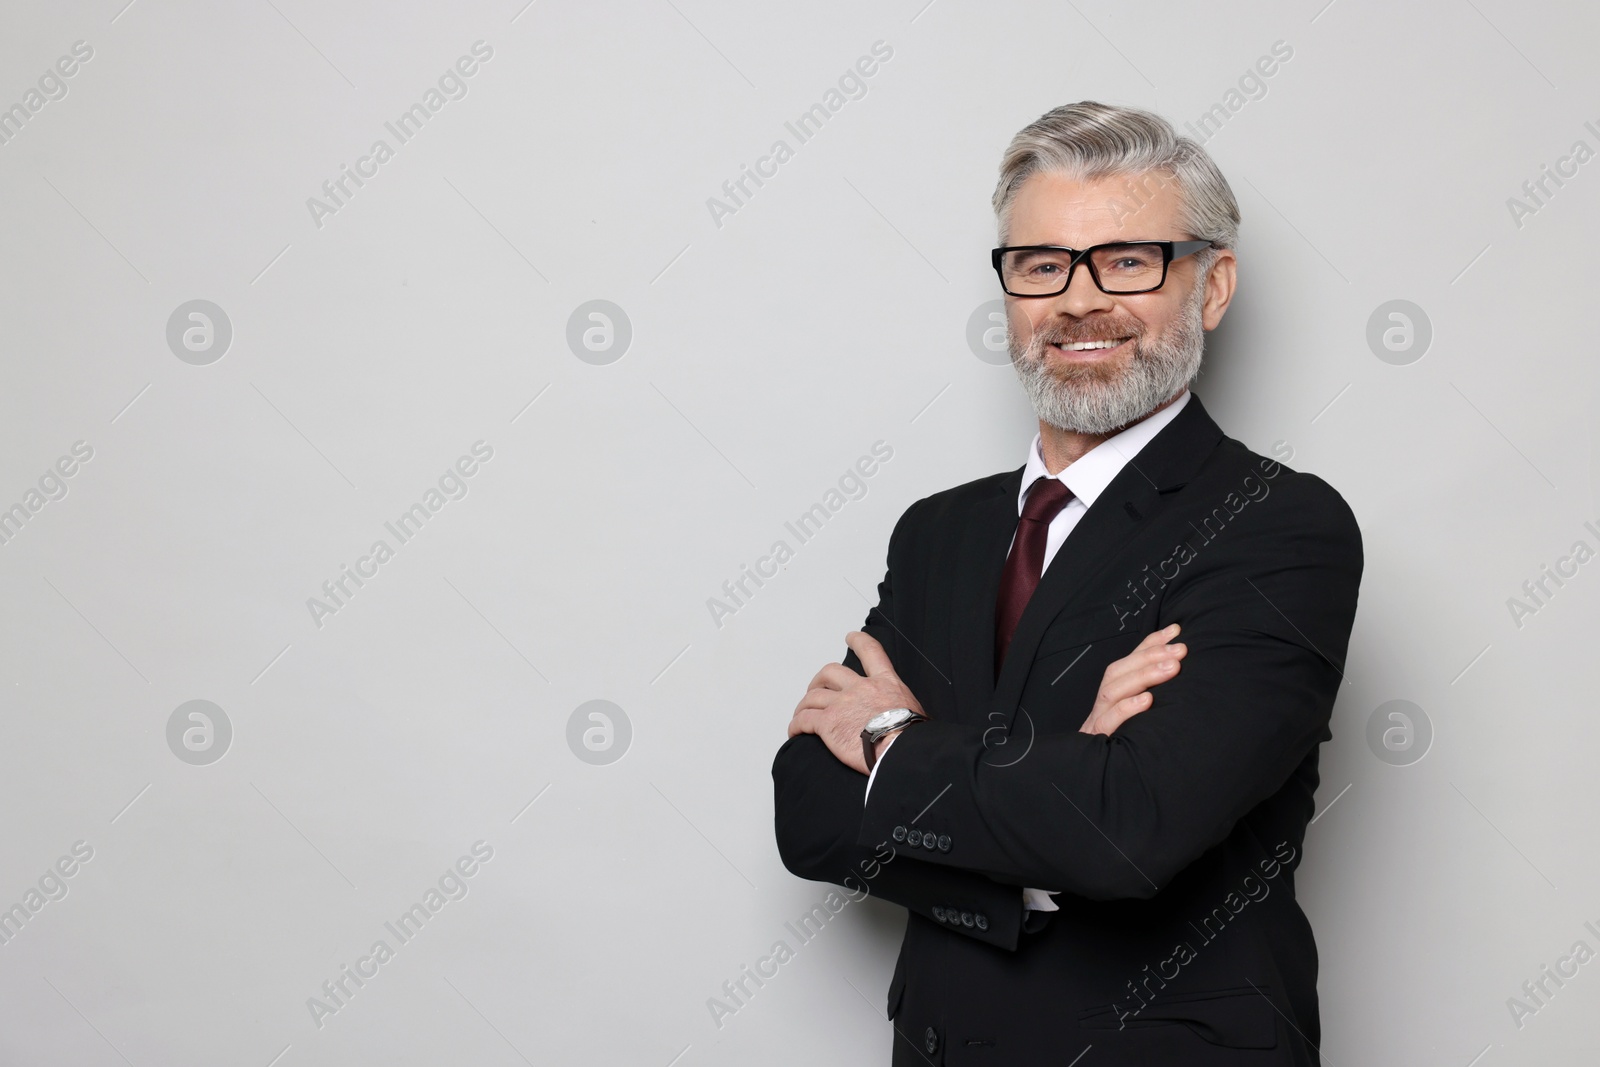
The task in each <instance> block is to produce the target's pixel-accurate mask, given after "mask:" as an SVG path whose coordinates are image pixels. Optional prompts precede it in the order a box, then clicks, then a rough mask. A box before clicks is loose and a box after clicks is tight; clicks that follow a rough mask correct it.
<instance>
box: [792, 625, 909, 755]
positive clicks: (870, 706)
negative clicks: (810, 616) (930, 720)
mask: <svg viewBox="0 0 1600 1067" xmlns="http://www.w3.org/2000/svg"><path fill="white" fill-rule="evenodd" d="M844 643H845V644H846V645H848V646H850V649H851V651H853V652H854V653H855V654H856V656H857V657H858V658H859V659H860V660H861V666H862V668H863V669H865V670H866V672H867V674H866V677H864V678H863V677H862V676H861V675H859V674H857V673H856V672H855V671H853V670H851V669H850V668H849V667H846V666H844V665H843V664H841V663H830V664H828V665H827V666H825V667H823V668H822V669H821V670H820V671H818V672H817V676H816V677H815V678H813V679H811V685H810V687H809V689H808V691H807V693H806V695H805V696H804V697H803V698H801V700H800V703H799V704H797V705H795V709H794V717H793V718H791V719H790V720H789V736H790V737H794V736H795V735H796V734H816V735H817V736H818V737H820V738H822V742H823V744H825V745H827V746H828V751H829V752H832V753H833V755H834V758H836V759H837V760H838V761H839V762H840V763H843V764H844V765H845V766H846V767H849V768H850V769H851V770H853V771H859V772H860V773H862V774H866V773H867V761H866V757H865V756H864V755H863V753H862V751H861V731H862V730H863V729H864V728H865V727H866V725H867V720H869V719H871V718H872V717H873V716H874V715H876V714H878V713H879V712H880V711H888V710H889V709H890V708H910V709H911V710H912V711H915V712H918V713H921V712H922V705H921V704H919V703H918V702H917V698H916V697H915V696H913V695H912V694H911V690H909V689H907V688H906V684H905V683H904V682H902V681H901V680H900V676H899V675H897V674H895V673H894V664H892V663H890V662H889V654H888V653H887V652H885V651H884V650H883V646H882V645H880V644H879V643H878V642H877V641H876V640H875V639H874V638H872V637H870V636H869V635H867V634H864V633H862V632H861V631H859V630H853V631H851V632H850V633H848V634H845V638H844ZM887 740H888V738H885V739H884V741H887ZM883 743H884V742H883V741H880V742H878V744H879V745H880V746H882V745H883ZM879 751H880V752H882V748H881V747H880V748H879Z"/></svg>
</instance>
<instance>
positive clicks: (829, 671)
mask: <svg viewBox="0 0 1600 1067" xmlns="http://www.w3.org/2000/svg"><path fill="white" fill-rule="evenodd" d="M860 677H861V676H860V675H859V674H857V673H856V672H855V671H853V670H851V669H850V668H849V667H846V666H845V665H844V664H842V663H829V664H827V665H825V666H824V667H823V668H822V669H821V670H820V671H818V672H817V673H816V676H815V677H813V678H812V679H811V684H810V685H808V686H806V688H807V689H843V688H844V687H845V686H846V685H848V684H849V683H851V682H853V681H855V680H857V679H859V678H860Z"/></svg>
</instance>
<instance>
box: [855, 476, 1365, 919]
mask: <svg viewBox="0 0 1600 1067" xmlns="http://www.w3.org/2000/svg"><path fill="white" fill-rule="evenodd" d="M1299 478H1300V479H1301V481H1300V484H1299V485H1298V486H1297V487H1296V489H1297V490H1298V491H1297V492H1294V493H1283V497H1282V498H1280V500H1279V503H1280V505H1281V506H1279V507H1278V508H1276V509H1274V510H1273V511H1272V512H1270V513H1268V514H1261V515H1258V516H1257V518H1258V519H1259V520H1263V521H1256V522H1252V523H1250V524H1249V525H1248V526H1247V525H1245V524H1242V523H1241V524H1240V525H1239V526H1237V527H1236V528H1234V529H1233V530H1230V534H1233V533H1237V534H1238V535H1239V536H1238V537H1237V538H1233V539H1232V540H1231V541H1230V542H1229V543H1227V544H1224V543H1223V541H1221V540H1219V541H1217V542H1216V543H1213V544H1208V545H1206V546H1205V547H1204V548H1203V550H1201V551H1200V552H1198V553H1196V555H1195V558H1194V559H1192V560H1191V561H1189V562H1188V563H1187V564H1185V565H1184V566H1183V567H1182V568H1181V569H1180V572H1179V575H1178V576H1177V578H1176V579H1175V580H1173V581H1172V582H1171V583H1170V584H1169V587H1168V588H1167V589H1166V591H1165V593H1164V598H1163V600H1162V601H1161V603H1160V606H1159V608H1158V610H1157V613H1156V614H1157V619H1156V621H1155V622H1154V624H1153V625H1152V626H1151V629H1155V628H1158V627H1160V626H1165V625H1167V624H1169V623H1172V622H1178V623H1181V624H1182V625H1183V633H1182V635H1181V638H1182V640H1183V641H1184V642H1185V643H1186V644H1187V645H1188V649H1189V651H1188V654H1187V656H1186V657H1185V658H1184V660H1183V667H1182V670H1181V671H1180V672H1179V674H1178V676H1177V677H1176V678H1174V679H1172V680H1171V681H1169V682H1166V683H1163V684H1162V685H1160V686H1158V687H1156V688H1155V689H1154V690H1152V693H1153V695H1154V698H1155V699H1154V702H1153V704H1152V706H1151V708H1150V709H1149V710H1147V711H1145V712H1144V713H1143V714H1141V715H1137V716H1135V717H1134V718H1133V719H1131V720H1129V721H1128V722H1127V723H1125V724H1124V725H1123V726H1122V728H1121V729H1119V730H1118V731H1117V732H1116V733H1115V734H1113V735H1111V736H1110V737H1106V736H1102V735H1090V734H1082V733H1076V732H1073V733H1056V734H1051V735H1044V736H1040V737H1038V738H1037V739H1035V741H1034V743H1033V746H1032V748H1031V749H1030V750H1029V752H1028V755H1027V756H1026V757H1025V758H1024V759H1022V760H1020V761H1017V762H1016V763H1014V764H1012V765H1010V766H1005V767H1000V766H994V765H992V764H990V763H988V762H987V761H986V760H985V759H984V758H983V757H984V755H985V753H986V751H987V750H986V748H985V745H984V739H983V730H982V729H981V728H978V727H966V726H960V725H957V724H954V723H950V722H938V721H931V720H930V721H929V722H925V723H921V724H919V725H917V726H915V727H913V728H912V729H909V730H907V731H905V732H904V733H903V734H901V735H900V737H899V739H898V740H896V741H895V745H894V759H892V760H885V761H884V764H883V767H882V768H881V769H880V770H879V772H878V776H877V779H876V781H875V782H874V784H873V787H872V795H871V798H870V801H869V803H868V804H867V810H866V814H865V817H864V818H863V819H862V825H861V833H860V835H859V837H858V841H859V842H861V843H866V842H869V841H870V842H877V841H880V840H883V839H885V838H891V837H892V836H893V835H894V834H895V833H896V832H897V828H901V829H900V830H899V832H901V833H904V832H905V829H904V828H907V827H912V826H915V827H916V828H917V829H918V830H920V831H921V832H922V833H923V834H927V833H928V832H930V831H931V832H933V833H935V834H937V835H940V837H941V838H942V837H946V836H947V837H949V839H950V845H951V847H950V849H949V851H947V852H946V851H938V852H934V853H922V854H921V855H922V857H923V859H924V860H925V861H926V862H929V863H936V864H943V865H949V866H953V867H958V868H962V869H964V870H967V871H981V872H984V873H987V874H990V875H992V876H994V877H996V878H1003V879H1005V880H1007V881H1014V882H1016V883H1017V884H1019V885H1039V886H1048V887H1050V888H1052V889H1059V890H1064V891H1067V892H1071V893H1074V894H1077V895H1080V896H1083V897H1087V898H1090V899H1095V900H1114V899H1128V898H1140V899H1147V898H1149V897H1153V896H1154V895H1155V894H1156V893H1158V892H1160V890H1161V889H1162V888H1164V887H1165V886H1166V885H1167V884H1168V883H1169V882H1170V881H1171V880H1172V879H1173V878H1174V877H1175V876H1176V875H1177V874H1178V873H1179V872H1180V871H1182V870H1183V869H1184V868H1185V867H1187V866H1189V865H1190V864H1191V863H1193V862H1194V861H1195V860H1196V859H1198V858H1199V857H1200V856H1201V855H1202V854H1204V853H1205V852H1206V851H1207V850H1208V849H1210V848H1212V847H1213V846H1215V845H1216V844H1218V843H1219V842H1221V841H1222V840H1223V839H1225V838H1226V837H1227V836H1228V834H1229V833H1230V832H1231V831H1232V829H1233V826H1234V824H1235V823H1236V822H1238V820H1239V819H1241V818H1242V817H1243V816H1244V815H1245V814H1246V813H1247V812H1249V811H1250V810H1251V809H1252V808H1254V807H1255V806H1256V805H1257V804H1259V803H1261V802H1262V801H1263V800H1265V799H1267V798H1268V797H1270V796H1272V795H1273V794H1274V793H1275V792H1277V790H1278V789H1279V788H1281V787H1282V785H1283V784H1284V782H1285V781H1286V780H1287V779H1288V778H1289V776H1290V774H1291V773H1292V772H1293V771H1294V769H1295V767H1296V766H1297V765H1298V764H1299V763H1300V762H1301V760H1303V759H1304V758H1305V756H1306V755H1307V753H1309V752H1310V751H1312V750H1313V749H1314V748H1315V746H1316V745H1317V744H1318V743H1319V742H1321V741H1323V740H1325V739H1326V738H1327V737H1328V736H1329V735H1328V721H1329V717H1330V714H1331V712H1332V708H1333V703H1334V698H1335V697H1336V696H1337V694H1338V689H1339V685H1340V683H1341V681H1342V677H1343V675H1342V671H1343V662H1344V657H1345V650H1346V646H1347V643H1348V641H1349V635H1350V629H1351V626H1352V623H1353V621H1354V616H1355V607H1356V595H1357V588H1358V586H1359V584H1360V579H1361V568H1362V558H1361V534H1360V530H1359V528H1358V527H1357V526H1356V523H1355V518H1354V516H1353V515H1351V514H1350V511H1349V509H1348V507H1346V506H1345V504H1344V501H1343V500H1342V499H1340V497H1339V495H1338V494H1337V493H1335V492H1334V491H1333V490H1332V489H1331V488H1329V487H1328V486H1327V485H1326V484H1325V483H1323V482H1322V481H1321V480H1320V479H1316V478H1314V477H1311V476H1306V475H1301V476H1299ZM1287 488H1289V486H1287V485H1281V484H1280V486H1279V491H1280V492H1281V491H1282V490H1283V489H1287Z"/></svg>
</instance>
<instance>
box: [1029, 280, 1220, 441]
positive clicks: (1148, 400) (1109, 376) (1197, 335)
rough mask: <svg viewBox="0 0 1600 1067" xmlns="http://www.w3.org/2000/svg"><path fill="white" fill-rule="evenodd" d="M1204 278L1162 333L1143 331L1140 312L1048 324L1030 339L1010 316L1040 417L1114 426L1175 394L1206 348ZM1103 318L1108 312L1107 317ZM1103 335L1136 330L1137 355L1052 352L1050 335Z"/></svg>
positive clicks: (1106, 430)
mask: <svg viewBox="0 0 1600 1067" xmlns="http://www.w3.org/2000/svg"><path fill="white" fill-rule="evenodd" d="M1204 295H1205V279H1204V276H1202V277H1201V278H1200V280H1199V282H1198V283H1197V284H1196V285H1195V287H1194V292H1193V293H1191V294H1190V296H1189V298H1188V299H1187V300H1185V301H1184V303H1183V306H1182V307H1181V308H1179V309H1178V315H1177V317H1176V318H1175V319H1174V320H1173V321H1172V324H1171V325H1170V326H1168V327H1167V329H1166V330H1165V331H1164V332H1163V333H1162V334H1161V335H1160V336H1158V337H1152V338H1148V339H1147V338H1145V336H1144V334H1143V328H1144V327H1143V324H1142V323H1139V322H1138V321H1137V320H1134V319H1128V320H1120V319H1119V320H1115V321H1116V328H1115V329H1109V330H1108V329H1107V328H1106V327H1105V326H1104V325H1101V323H1098V322H1097V323H1095V325H1094V326H1092V327H1089V328H1085V327H1084V326H1082V325H1080V326H1078V328H1077V329H1076V330H1071V329H1066V328H1064V327H1063V326H1062V325H1060V324H1058V325H1056V326H1051V327H1044V328H1041V330H1040V331H1039V332H1038V333H1036V334H1035V335H1034V336H1033V337H1032V338H1031V339H1030V340H1029V341H1028V342H1027V343H1026V344H1024V343H1022V342H1021V340H1020V339H1019V338H1018V337H1017V336H1016V334H1015V333H1014V332H1013V331H1012V328H1011V321H1010V317H1009V316H1007V321H1006V343H1007V344H1008V345H1009V346H1010V349H1011V365H1012V366H1013V367H1015V368H1016V370H1017V377H1018V378H1020V379H1021V380H1022V387H1023V389H1024V390H1026V391H1027V394H1028V399H1029V400H1031V401H1032V402H1033V410H1034V413H1035V414H1037V415H1038V416H1039V419H1040V421H1041V422H1044V423H1046V424H1047V425H1050V426H1054V427H1055V428H1056V429H1058V430H1070V431H1073V432H1076V433H1085V434H1095V435H1097V436H1098V435H1103V434H1110V433H1113V432H1115V431H1117V430H1121V429H1122V428H1123V427H1125V426H1128V425H1130V424H1132V423H1135V422H1137V421H1139V420H1140V419H1142V418H1144V416H1146V415H1148V414H1150V412H1152V411H1154V410H1155V409H1156V408H1158V407H1160V406H1161V405H1162V404H1164V403H1166V402H1167V401H1168V400H1171V399H1172V398H1173V397H1175V396H1177V395H1178V394H1179V393H1180V392H1182V391H1183V390H1184V389H1186V388H1188V386H1189V383H1190V382H1192V381H1194V379H1195V376H1196V375H1197V374H1199V373H1200V357H1201V355H1202V354H1203V353H1204V351H1205V340H1206V336H1205V328H1204V324H1203V323H1202V321H1201V305H1202V303H1203V302H1204ZM1103 321H1105V320H1102V322H1103ZM1091 331H1092V332H1096V333H1099V334H1100V335H1101V336H1104V335H1105V334H1106V333H1108V332H1109V333H1110V334H1111V335H1112V336H1119V335H1123V334H1128V335H1132V337H1133V361H1132V362H1131V363H1129V364H1128V365H1127V366H1125V367H1111V368H1107V367H1096V366H1080V365H1073V364H1062V363H1056V364H1054V365H1052V364H1051V363H1050V362H1049V361H1048V360H1047V359H1046V353H1045V351H1044V349H1045V346H1046V345H1049V344H1051V343H1052V342H1057V341H1062V342H1071V341H1075V340H1088V339H1089V337H1088V336H1087V334H1088V333H1089V332H1091Z"/></svg>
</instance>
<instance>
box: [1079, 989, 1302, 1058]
mask: <svg viewBox="0 0 1600 1067" xmlns="http://www.w3.org/2000/svg"><path fill="white" fill-rule="evenodd" d="M1133 1003H1134V1004H1135V1005H1137V1004H1138V1001H1134V1002H1133ZM1276 1015H1277V1009H1276V1008H1274V1007H1273V1005H1272V1002H1271V1001H1270V1000H1268V999H1267V994H1266V991H1265V990H1264V989H1263V990H1261V991H1260V992H1257V991H1256V990H1254V989H1248V988H1246V989H1224V990H1217V991H1215V992H1209V993H1186V994H1183V995H1181V996H1173V997H1159V996H1158V997H1157V998H1156V999H1155V1000H1153V1001H1151V1002H1150V1003H1148V1004H1146V1005H1144V1007H1143V1008H1139V1007H1134V1008H1133V1009H1132V1010H1118V1008H1117V1007H1115V1006H1110V1005H1108V1006H1106V1007H1099V1008H1089V1009H1086V1010H1085V1011H1083V1012H1080V1013H1079V1016H1078V1020H1079V1023H1080V1024H1081V1025H1082V1026H1083V1027H1084V1028H1085V1029H1088V1030H1120V1029H1123V1028H1124V1027H1127V1028H1129V1029H1137V1028H1140V1027H1149V1026H1172V1025H1182V1026H1186V1027H1188V1028H1189V1029H1190V1030H1191V1031H1193V1032H1194V1033H1195V1034H1196V1035H1197V1036H1199V1037H1200V1038H1202V1039H1203V1040H1205V1041H1206V1042H1207V1043H1209V1044H1212V1045H1221V1046H1223V1047H1225V1048H1257V1049H1263V1048H1274V1047H1276V1046H1277V1044H1278V1027H1277V1019H1276Z"/></svg>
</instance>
